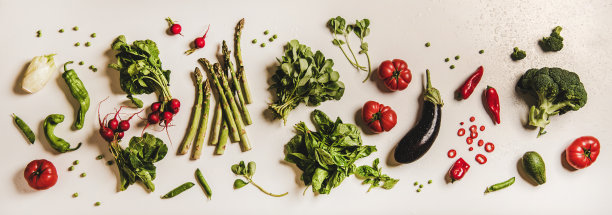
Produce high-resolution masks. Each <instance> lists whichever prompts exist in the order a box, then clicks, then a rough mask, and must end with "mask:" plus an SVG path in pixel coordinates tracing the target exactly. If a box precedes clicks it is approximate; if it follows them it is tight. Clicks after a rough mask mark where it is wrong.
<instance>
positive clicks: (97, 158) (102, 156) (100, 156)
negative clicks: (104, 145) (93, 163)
mask: <svg viewBox="0 0 612 215" xmlns="http://www.w3.org/2000/svg"><path fill="white" fill-rule="evenodd" d="M102 158H104V155H98V157H96V160H102Z"/></svg>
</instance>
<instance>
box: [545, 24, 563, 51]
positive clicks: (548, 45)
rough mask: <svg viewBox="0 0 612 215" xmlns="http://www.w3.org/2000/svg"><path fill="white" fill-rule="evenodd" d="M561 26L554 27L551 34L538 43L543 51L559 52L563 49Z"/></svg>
mask: <svg viewBox="0 0 612 215" xmlns="http://www.w3.org/2000/svg"><path fill="white" fill-rule="evenodd" d="M561 30H563V28H561V26H557V27H555V29H553V31H552V33H550V37H544V38H542V40H541V41H540V47H542V50H544V51H555V52H557V51H560V50H561V49H562V48H563V37H561Z"/></svg>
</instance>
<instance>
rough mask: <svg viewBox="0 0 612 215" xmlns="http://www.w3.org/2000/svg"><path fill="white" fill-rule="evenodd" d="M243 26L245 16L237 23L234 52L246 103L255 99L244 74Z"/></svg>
mask: <svg viewBox="0 0 612 215" xmlns="http://www.w3.org/2000/svg"><path fill="white" fill-rule="evenodd" d="M243 27H244V18H242V19H241V20H240V21H239V22H238V24H237V25H236V34H235V37H234V45H235V47H234V48H235V49H236V50H235V52H234V55H235V57H236V70H237V71H238V78H239V80H240V82H242V86H243V91H244V97H245V99H246V103H247V104H251V103H253V100H251V90H250V89H249V83H247V79H246V74H244V64H243V63H242V55H241V51H240V35H242V28H243Z"/></svg>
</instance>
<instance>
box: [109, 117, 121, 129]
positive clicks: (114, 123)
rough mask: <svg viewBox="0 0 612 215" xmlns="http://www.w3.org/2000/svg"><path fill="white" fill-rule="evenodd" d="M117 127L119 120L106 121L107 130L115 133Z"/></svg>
mask: <svg viewBox="0 0 612 215" xmlns="http://www.w3.org/2000/svg"><path fill="white" fill-rule="evenodd" d="M118 127H119V120H117V119H111V120H109V121H108V128H110V129H111V130H113V131H116V130H117V128H118Z"/></svg>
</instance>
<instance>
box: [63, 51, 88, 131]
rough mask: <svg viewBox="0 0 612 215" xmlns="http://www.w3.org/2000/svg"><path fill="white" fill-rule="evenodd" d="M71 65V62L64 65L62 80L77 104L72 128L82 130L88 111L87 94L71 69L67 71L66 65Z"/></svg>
mask: <svg viewBox="0 0 612 215" xmlns="http://www.w3.org/2000/svg"><path fill="white" fill-rule="evenodd" d="M71 63H73V62H72V61H68V62H66V63H65V64H64V73H63V74H62V78H64V81H65V82H66V85H68V88H69V89H70V94H72V97H73V98H75V99H76V100H77V101H78V102H79V109H78V110H77V113H76V117H75V118H76V119H75V121H74V128H76V129H77V130H78V129H81V128H83V124H84V123H85V114H86V113H87V110H89V93H88V92H87V89H85V85H84V84H83V82H82V81H81V79H79V76H78V75H77V73H76V72H75V71H74V70H73V69H68V68H66V66H67V65H68V64H71Z"/></svg>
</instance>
